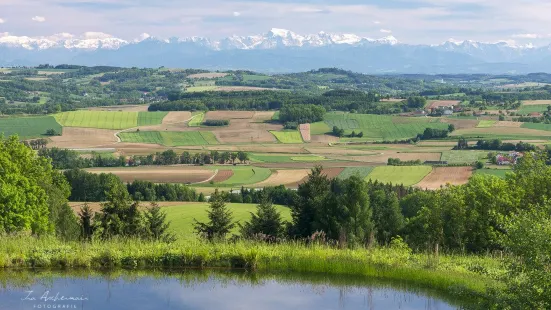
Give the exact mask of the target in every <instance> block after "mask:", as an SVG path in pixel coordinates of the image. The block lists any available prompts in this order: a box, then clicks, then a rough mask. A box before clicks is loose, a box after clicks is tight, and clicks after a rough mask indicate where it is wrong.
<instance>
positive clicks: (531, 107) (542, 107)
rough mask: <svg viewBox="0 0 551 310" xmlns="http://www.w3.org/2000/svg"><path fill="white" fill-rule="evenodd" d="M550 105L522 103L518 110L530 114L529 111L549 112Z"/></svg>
mask: <svg viewBox="0 0 551 310" xmlns="http://www.w3.org/2000/svg"><path fill="white" fill-rule="evenodd" d="M548 106H549V105H544V104H535V105H522V106H521V107H520V109H519V110H518V112H519V113H520V114H529V113H543V112H547V111H548V110H547V107H548Z"/></svg>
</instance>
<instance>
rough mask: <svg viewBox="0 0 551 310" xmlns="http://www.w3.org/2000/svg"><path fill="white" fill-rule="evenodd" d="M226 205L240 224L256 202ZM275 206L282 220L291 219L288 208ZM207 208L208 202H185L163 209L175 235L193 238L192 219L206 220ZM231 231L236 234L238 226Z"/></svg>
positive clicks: (254, 206)
mask: <svg viewBox="0 0 551 310" xmlns="http://www.w3.org/2000/svg"><path fill="white" fill-rule="evenodd" d="M227 206H228V209H229V210H231V212H232V213H233V220H234V221H235V222H240V223H242V224H243V223H244V222H245V221H248V220H250V217H251V213H256V204H244V203H228V204H227ZM276 208H277V210H278V211H279V212H280V213H281V217H282V219H283V220H284V221H290V220H291V210H290V209H289V208H287V207H283V206H276ZM207 209H208V203H201V202H198V203H187V204H183V205H181V206H173V207H165V208H163V211H165V212H166V215H167V220H168V221H170V223H171V224H170V225H171V226H170V227H171V230H172V232H173V233H174V234H175V235H177V236H178V237H183V238H188V239H194V238H195V235H194V233H195V232H194V230H193V224H194V223H195V221H194V219H196V220H198V221H200V222H207V221H208V218H207ZM232 233H234V234H238V233H239V228H238V227H237V226H236V227H234V229H233V230H232Z"/></svg>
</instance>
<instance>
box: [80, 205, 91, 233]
mask: <svg viewBox="0 0 551 310" xmlns="http://www.w3.org/2000/svg"><path fill="white" fill-rule="evenodd" d="M78 216H79V218H80V229H81V232H80V237H81V239H82V240H91V239H92V235H93V234H94V225H93V222H92V220H93V217H94V213H93V212H92V209H90V206H89V205H88V204H87V203H85V204H84V206H83V207H81V208H80V212H79V214H78Z"/></svg>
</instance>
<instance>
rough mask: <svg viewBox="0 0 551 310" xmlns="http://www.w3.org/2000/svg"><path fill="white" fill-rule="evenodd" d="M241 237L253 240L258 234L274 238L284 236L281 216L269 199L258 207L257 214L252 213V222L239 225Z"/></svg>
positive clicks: (263, 198)
mask: <svg viewBox="0 0 551 310" xmlns="http://www.w3.org/2000/svg"><path fill="white" fill-rule="evenodd" d="M239 228H240V231H241V235H242V236H243V237H245V238H251V237H253V236H255V235H258V234H264V235H267V236H269V237H272V238H274V237H275V238H279V237H281V236H282V235H283V223H282V220H281V214H280V213H279V212H277V209H276V208H275V206H274V205H273V204H272V202H271V201H270V200H268V199H267V197H262V201H261V202H260V204H259V205H258V206H257V207H256V214H254V213H252V212H251V220H250V221H249V222H245V224H243V225H241V224H239Z"/></svg>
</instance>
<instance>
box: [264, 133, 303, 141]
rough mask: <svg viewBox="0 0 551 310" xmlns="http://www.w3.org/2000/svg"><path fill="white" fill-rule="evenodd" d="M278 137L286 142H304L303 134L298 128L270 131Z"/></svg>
mask: <svg viewBox="0 0 551 310" xmlns="http://www.w3.org/2000/svg"><path fill="white" fill-rule="evenodd" d="M270 132H271V133H272V134H273V135H274V136H275V137H276V139H277V140H278V141H279V142H281V143H285V144H296V143H303V142H304V141H302V136H301V135H300V132H299V131H298V130H297V131H295V130H293V131H270Z"/></svg>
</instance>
